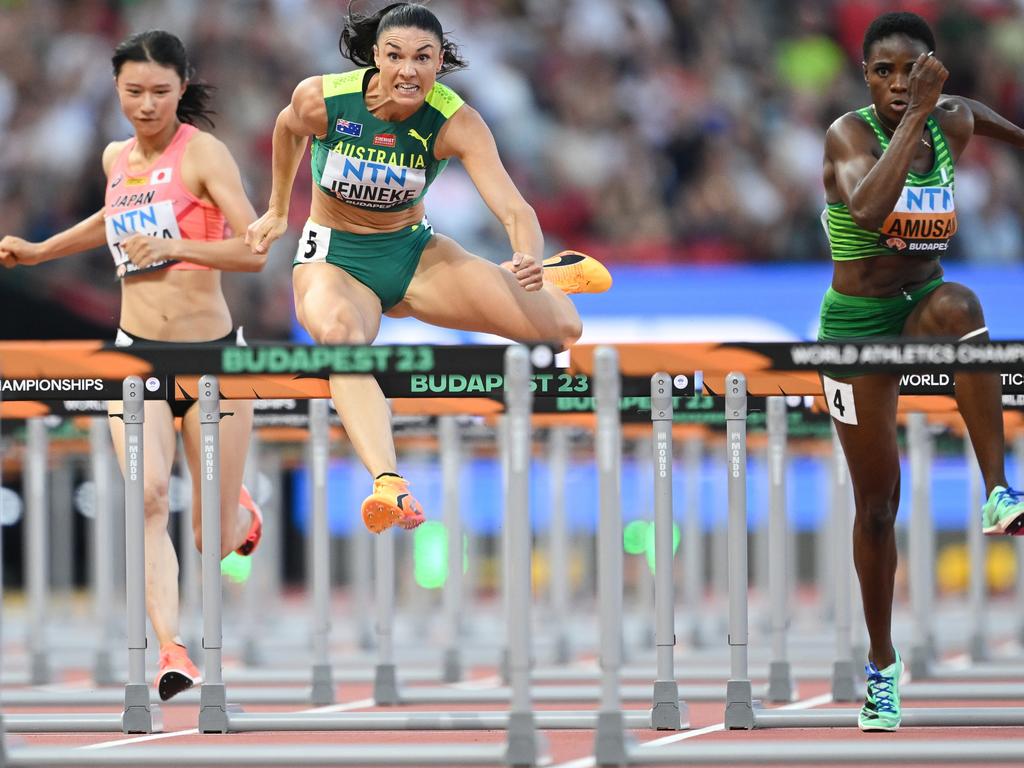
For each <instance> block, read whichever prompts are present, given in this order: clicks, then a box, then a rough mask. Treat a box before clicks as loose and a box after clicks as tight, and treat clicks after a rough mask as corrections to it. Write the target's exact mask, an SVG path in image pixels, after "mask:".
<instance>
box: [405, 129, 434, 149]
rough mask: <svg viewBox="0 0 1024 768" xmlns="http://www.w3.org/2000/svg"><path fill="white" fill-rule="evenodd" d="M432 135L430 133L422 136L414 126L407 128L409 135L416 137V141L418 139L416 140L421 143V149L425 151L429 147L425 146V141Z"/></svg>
mask: <svg viewBox="0 0 1024 768" xmlns="http://www.w3.org/2000/svg"><path fill="white" fill-rule="evenodd" d="M433 135H434V134H432V133H431V134H428V135H427V137H426V138H424V137H423V136H420V133H419V131H417V130H416V129H415V128H410V129H409V136H410V137H411V138H414V139H416V141H418V142H420V143H422V144H423V151H424V152H426V151H427V150H428V149H429V147H428V146H427V142H428V141H430V139H431V138H432V137H433Z"/></svg>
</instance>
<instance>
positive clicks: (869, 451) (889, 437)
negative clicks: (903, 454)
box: [826, 374, 900, 498]
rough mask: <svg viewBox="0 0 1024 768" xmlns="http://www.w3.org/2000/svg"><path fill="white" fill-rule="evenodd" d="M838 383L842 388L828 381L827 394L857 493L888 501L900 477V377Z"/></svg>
mask: <svg viewBox="0 0 1024 768" xmlns="http://www.w3.org/2000/svg"><path fill="white" fill-rule="evenodd" d="M836 381H837V382H838V384H839V385H840V386H839V388H838V389H837V388H836V385H832V384H829V383H828V382H827V381H826V392H829V391H831V392H832V394H830V395H827V396H828V397H829V401H830V405H829V410H830V412H831V413H832V417H833V418H832V421H833V423H834V424H835V426H836V431H837V432H838V433H839V441H840V442H841V443H842V445H843V453H845V454H846V461H847V464H848V466H849V468H850V478H851V480H852V481H853V485H854V490H855V492H856V493H857V495H858V496H862V495H864V494H865V492H867V493H870V494H877V495H881V496H883V497H885V498H888V497H889V496H891V495H892V493H893V492H894V490H895V488H896V487H897V485H898V483H899V476H900V456H899V448H898V446H897V443H896V406H897V403H898V400H899V377H898V376H894V375H892V374H870V375H866V376H855V377H852V378H848V379H837V380H836ZM847 387H849V388H847ZM836 392H839V396H838V398H837V396H836ZM840 406H841V409H840ZM843 411H845V414H844V413H843ZM843 419H846V420H845V421H844V420H843ZM854 421H855V422H856V423H849V422H854Z"/></svg>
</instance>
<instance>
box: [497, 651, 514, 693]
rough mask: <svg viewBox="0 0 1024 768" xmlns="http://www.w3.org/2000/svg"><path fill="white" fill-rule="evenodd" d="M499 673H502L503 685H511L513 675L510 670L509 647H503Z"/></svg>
mask: <svg viewBox="0 0 1024 768" xmlns="http://www.w3.org/2000/svg"><path fill="white" fill-rule="evenodd" d="M498 674H499V675H501V684H502V685H511V683H512V677H511V673H510V672H509V660H508V647H505V648H502V649H501V659H499V660H498Z"/></svg>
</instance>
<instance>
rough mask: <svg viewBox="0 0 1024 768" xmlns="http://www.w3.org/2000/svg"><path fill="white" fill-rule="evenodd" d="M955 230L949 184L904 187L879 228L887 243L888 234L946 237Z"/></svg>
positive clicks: (910, 237) (920, 238)
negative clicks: (946, 185) (944, 185)
mask: <svg viewBox="0 0 1024 768" xmlns="http://www.w3.org/2000/svg"><path fill="white" fill-rule="evenodd" d="M956 230H957V221H956V205H955V203H954V200H953V190H952V189H951V188H950V187H904V188H903V191H902V192H901V193H900V198H899V200H898V201H897V203H896V206H895V208H893V211H892V213H890V214H889V215H888V216H887V217H886V219H885V222H884V223H883V224H882V227H881V230H880V231H881V235H882V238H881V241H882V243H883V244H886V242H885V241H886V239H887V238H894V237H895V238H901V239H903V240H949V239H950V238H951V237H953V235H955V234H956ZM889 247H893V246H891V245H890V246H889ZM897 250H902V249H900V248H897Z"/></svg>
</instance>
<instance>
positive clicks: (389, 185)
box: [319, 152, 427, 208]
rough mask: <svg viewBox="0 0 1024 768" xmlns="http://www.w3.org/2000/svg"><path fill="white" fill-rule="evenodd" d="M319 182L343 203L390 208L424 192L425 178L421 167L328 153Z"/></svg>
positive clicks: (424, 172)
mask: <svg viewBox="0 0 1024 768" xmlns="http://www.w3.org/2000/svg"><path fill="white" fill-rule="evenodd" d="M319 184H320V186H322V187H326V188H327V189H330V190H331V191H332V192H333V193H334V195H335V196H336V197H337V198H338V199H339V200H344V201H345V202H350V203H354V204H356V205H361V206H364V207H371V208H392V207H394V206H397V205H401V204H403V203H407V202H409V201H411V200H415V199H416V198H417V197H419V196H420V195H421V194H423V190H424V189H425V188H426V186H427V178H426V171H425V170H424V169H423V168H409V167H407V166H402V165H395V164H392V163H386V162H376V161H372V160H365V159H362V158H356V157H352V156H350V155H344V154H341V153H340V152H329V153H328V154H327V160H326V162H325V163H324V170H323V173H322V174H321V176H320V180H319Z"/></svg>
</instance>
